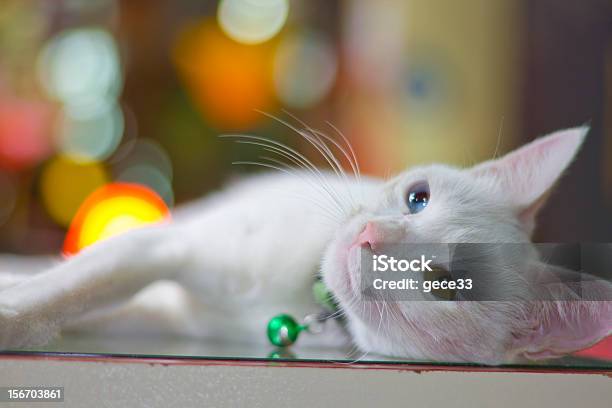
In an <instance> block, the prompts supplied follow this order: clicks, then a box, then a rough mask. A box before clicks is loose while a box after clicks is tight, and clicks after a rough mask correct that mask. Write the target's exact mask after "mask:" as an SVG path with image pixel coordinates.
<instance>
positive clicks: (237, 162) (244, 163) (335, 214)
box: [232, 161, 342, 222]
mask: <svg viewBox="0 0 612 408" xmlns="http://www.w3.org/2000/svg"><path fill="white" fill-rule="evenodd" d="M232 164H233V165H253V166H260V167H266V168H269V169H273V170H278V171H281V172H283V173H286V174H289V175H292V176H298V177H299V176H300V175H299V174H297V173H295V172H293V171H291V170H289V169H287V168H283V167H279V166H278V165H274V164H269V163H261V162H255V161H234V162H232ZM305 180H307V179H305ZM311 186H312V187H313V188H314V189H315V190H316V191H319V192H320V190H319V189H318V188H317V186H316V185H315V184H314V183H311ZM328 210H329V209H328ZM337 210H339V211H340V213H333V212H332V213H330V214H333V215H334V220H335V221H336V222H338V221H340V219H341V216H342V212H341V211H342V209H341V208H337Z"/></svg>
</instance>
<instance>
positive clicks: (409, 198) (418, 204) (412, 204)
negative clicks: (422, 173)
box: [406, 181, 429, 214]
mask: <svg viewBox="0 0 612 408" xmlns="http://www.w3.org/2000/svg"><path fill="white" fill-rule="evenodd" d="M428 203H429V184H428V183H427V182H426V181H425V182H421V183H417V184H415V185H414V186H412V187H411V188H410V189H409V190H408V194H407V195H406V205H407V206H408V211H410V214H416V213H419V212H421V211H423V210H424V209H425V207H427V204H428Z"/></svg>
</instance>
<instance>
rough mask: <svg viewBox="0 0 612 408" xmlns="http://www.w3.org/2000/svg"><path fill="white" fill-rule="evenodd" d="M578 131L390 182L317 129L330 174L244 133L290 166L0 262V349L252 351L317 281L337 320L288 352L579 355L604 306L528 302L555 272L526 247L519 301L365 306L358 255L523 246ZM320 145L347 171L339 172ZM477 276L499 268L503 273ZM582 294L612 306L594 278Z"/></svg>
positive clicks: (604, 331) (607, 320) (448, 357)
mask: <svg viewBox="0 0 612 408" xmlns="http://www.w3.org/2000/svg"><path fill="white" fill-rule="evenodd" d="M587 131H588V129H587V128H585V127H580V128H574V129H569V130H564V131H560V132H557V133H554V134H552V135H549V136H547V137H544V138H541V139H538V140H536V141H534V142H532V143H530V144H528V145H526V146H524V147H522V148H521V149H519V150H517V151H515V152H512V153H510V154H508V155H507V156H505V157H503V158H500V159H497V160H492V161H489V162H485V163H482V164H480V165H477V166H475V167H473V168H468V169H458V168H454V167H449V166H444V165H431V166H425V167H418V168H413V169H409V170H407V171H405V172H403V173H401V174H400V175H398V176H397V177H395V178H394V179H392V180H390V181H383V180H379V179H373V178H363V177H361V176H360V175H359V174H358V171H357V170H358V168H357V164H356V160H355V159H354V154H352V152H351V151H350V150H347V149H346V148H343V147H342V146H341V145H338V144H335V143H333V141H331V139H329V138H325V137H324V135H321V134H317V133H302V136H304V137H306V138H307V139H308V140H310V141H311V143H313V144H314V145H315V147H316V148H317V150H319V152H320V153H321V154H323V156H324V157H326V159H327V160H328V162H329V163H330V165H331V166H332V168H334V169H335V171H334V172H329V173H324V172H319V171H317V170H315V169H314V168H312V166H311V163H310V162H308V160H307V159H306V158H305V157H303V156H302V155H300V154H299V153H298V152H296V151H294V150H291V149H288V148H286V147H284V146H281V145H280V144H277V143H276V142H273V141H269V140H266V139H263V138H258V137H244V138H242V139H240V140H241V142H243V143H253V144H259V145H260V146H262V147H263V148H264V149H265V150H267V151H268V152H269V153H270V154H271V155H274V154H275V155H276V156H275V157H277V158H283V159H285V160H286V161H289V162H291V163H293V164H296V165H299V167H303V168H305V169H302V170H299V171H294V170H292V169H288V168H286V167H281V165H280V164H279V161H278V160H277V159H274V158H268V161H267V162H266V163H267V164H263V165H265V166H269V167H278V168H279V169H281V170H282V172H280V173H278V172H276V173H273V174H265V175H260V176H255V177H252V178H249V179H247V180H244V181H241V182H239V183H236V184H234V185H232V186H230V187H228V188H227V189H225V190H224V191H222V192H220V193H217V194H216V195H213V196H211V197H208V198H205V199H204V200H202V201H201V202H196V203H192V204H190V205H188V206H186V207H183V208H179V209H177V211H176V212H175V213H174V214H173V220H172V222H171V223H166V224H163V225H156V226H151V227H146V228H141V229H138V230H133V231H130V232H128V233H125V234H123V235H120V236H117V237H114V238H111V239H109V240H107V241H103V242H100V243H97V244H95V245H93V246H91V247H89V248H86V249H85V250H83V251H82V252H81V253H80V254H79V255H77V256H75V257H73V258H71V259H69V260H67V261H64V262H58V263H57V264H55V265H54V266H52V267H51V268H49V269H48V270H45V271H43V272H41V273H37V274H34V275H28V274H23V273H21V272H20V265H22V266H23V269H24V270H25V269H27V268H25V267H26V266H27V265H28V264H29V262H30V261H28V260H20V259H18V258H12V259H13V262H8V261H7V259H9V258H5V261H4V264H2V263H0V272H2V271H3V272H4V273H3V274H0V285H3V289H2V290H1V291H0V348H3V349H7V348H18V347H24V346H32V345H39V344H44V343H46V342H48V341H50V340H51V339H53V338H54V337H55V336H57V335H58V334H59V333H60V331H61V330H68V329H72V330H74V329H77V330H88V331H92V332H105V333H109V332H113V333H133V332H137V333H156V334H173V335H184V336H197V337H203V338H209V337H215V338H221V339H229V340H241V341H249V342H265V341H267V340H266V336H265V330H266V325H267V323H268V321H269V319H270V318H271V317H273V316H274V315H276V314H278V313H288V314H291V315H293V316H296V317H303V316H305V315H308V314H312V313H317V312H318V311H320V310H321V306H319V305H318V304H317V303H316V302H315V300H314V299H313V296H312V291H311V288H312V285H313V282H314V280H315V277H316V276H317V274H319V273H320V274H321V276H322V278H323V281H324V283H325V284H326V285H327V287H328V288H329V289H330V290H331V291H332V293H333V294H334V296H335V298H336V300H337V302H338V304H339V306H340V308H341V310H342V312H343V314H344V322H343V323H341V322H338V321H336V320H330V321H328V322H327V323H326V325H325V326H326V327H325V330H324V331H323V332H322V333H321V334H316V335H314V334H309V333H306V334H304V335H303V337H302V338H300V340H299V342H298V343H299V345H318V346H342V345H347V344H351V343H354V345H356V346H357V347H358V348H359V349H361V350H363V351H365V352H372V353H376V354H385V355H391V356H397V357H402V358H409V359H418V360H440V361H471V362H484V363H491V364H498V363H502V362H507V361H514V360H516V359H518V358H523V357H528V358H534V359H535V358H546V357H552V356H559V355H563V354H565V353H569V352H572V351H575V350H579V349H582V348H585V347H587V346H589V345H591V344H593V343H595V342H597V341H598V340H600V339H602V338H603V337H605V336H607V335H609V334H610V333H611V332H612V302H610V301H579V302H578V301H563V302H547V301H537V300H534V299H538V294H537V293H533V289H532V287H535V286H533V282H535V281H537V280H538V279H541V278H542V274H543V273H544V274H554V273H555V269H554V268H550V267H547V268H542V265H543V264H542V263H541V262H540V261H539V259H538V257H537V255H535V253H534V254H533V255H531V256H529V257H525V258H523V259H522V260H521V262H522V264H521V265H520V269H521V274H520V275H521V276H522V277H523V279H511V278H508V279H506V280H507V281H508V282H507V283H506V285H507V286H508V290H509V291H512V290H516V289H520V290H519V292H520V293H523V295H521V298H520V299H519V298H517V300H516V301H512V302H432V301H427V302H379V301H366V300H364V299H362V297H361V296H360V288H359V276H360V268H359V261H358V257H359V253H360V251H362V250H367V251H375V250H376V248H377V246H378V245H380V244H381V243H383V242H403V243H446V242H448V243H460V242H466V243H470V242H473V243H482V242H485V243H504V242H510V243H527V242H529V241H530V235H531V233H532V231H533V229H534V225H535V216H536V213H537V211H538V210H539V209H540V207H541V206H542V204H543V203H544V200H545V198H546V196H547V194H548V193H549V192H550V190H551V188H552V187H553V185H554V184H555V182H556V181H557V179H558V178H559V177H560V176H561V175H562V173H563V172H564V170H565V169H566V168H567V167H568V165H569V164H570V162H571V161H572V159H573V158H574V156H575V154H576V152H577V151H578V149H579V147H580V145H581V144H582V142H583V140H584V137H585V135H586V133H587ZM332 147H333V148H334V149H336V148H338V149H339V151H341V152H342V154H343V155H345V156H346V158H347V159H349V161H350V163H351V165H352V167H353V169H354V170H355V174H354V176H348V175H345V174H344V173H343V172H341V171H340V168H339V167H340V166H339V163H338V161H337V160H336V159H335V158H334V157H333V155H332V154H331V148H332ZM0 262H2V261H0ZM3 265H4V266H3ZM9 268H10V270H9ZM12 268H15V269H12ZM557 269H560V268H557ZM543 271H544V272H543ZM490 273H491V274H503V273H504V265H499V268H493V269H491V271H490ZM518 275H519V274H515V276H518ZM502 278H504V277H502ZM501 280H503V279H501ZM592 285H593V287H592V288H591V289H592V291H593V293H599V294H601V293H604V294H605V295H606V296H607V295H608V294H610V296H608V297H607V298H606V299H612V288H611V286H610V285H609V284H608V283H607V282H602V281H594V282H593V283H592ZM525 293H527V294H529V295H524V294H525Z"/></svg>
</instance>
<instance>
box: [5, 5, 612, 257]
mask: <svg viewBox="0 0 612 408" xmlns="http://www.w3.org/2000/svg"><path fill="white" fill-rule="evenodd" d="M261 112H266V113H268V114H271V115H274V116H276V117H278V118H279V119H281V120H287V121H289V122H291V123H292V124H294V125H299V123H297V122H296V120H295V119H294V118H292V117H291V115H295V116H297V117H298V118H299V119H301V120H303V121H304V122H306V123H307V124H308V125H309V126H312V127H314V128H317V129H321V130H322V131H324V132H326V133H328V134H329V135H330V136H331V137H334V138H338V137H339V136H338V134H337V133H336V131H335V130H334V129H333V128H332V127H331V126H330V125H329V124H328V122H329V123H331V124H333V125H334V126H335V127H337V128H338V129H339V130H340V131H342V133H344V134H345V135H346V137H347V138H348V139H349V140H350V141H351V143H352V144H353V145H354V147H355V149H356V151H357V156H358V157H359V161H360V164H361V166H362V169H363V172H364V173H367V174H371V175H378V176H385V175H388V174H392V173H394V172H396V171H398V170H400V169H402V168H403V167H405V166H408V165H414V164H420V163H428V162H433V161H442V162H448V163H452V164H456V165H461V166H469V165H472V164H474V163H476V162H478V161H481V160H486V159H489V158H492V157H493V156H494V155H496V154H497V155H499V154H501V153H504V152H507V151H508V150H510V149H512V148H515V147H517V146H519V145H521V144H523V143H525V142H527V141H530V140H533V138H535V137H537V136H540V135H543V134H546V133H548V132H551V131H554V130H557V129H560V128H565V127H570V126H576V125H581V124H584V123H590V125H591V126H592V130H591V133H590V135H589V137H588V140H587V143H586V145H585V147H584V150H583V151H582V153H581V155H580V157H579V158H578V160H577V161H576V163H575V165H574V166H573V167H572V169H571V171H570V172H569V174H568V175H567V177H566V178H565V179H564V181H563V183H561V185H560V188H559V189H558V190H557V191H556V193H555V194H554V195H553V196H552V200H551V201H552V202H551V204H550V205H549V206H548V207H547V209H546V210H545V212H544V214H543V215H542V217H541V223H540V227H539V229H538V232H537V236H536V239H537V240H538V241H543V242H581V241H587V242H593V241H606V242H612V4H611V3H610V2H609V1H607V0H583V1H580V2H577V1H574V0H532V1H528V0H496V1H488V0H462V1H454V0H378V1H370V0H342V1H330V0H308V1H306V0H221V1H213V0H210V1H206V0H177V1H162V0H55V1H47V0H40V1H35V0H3V1H2V2H0V252H16V253H40V252H44V253H47V252H58V251H59V250H60V249H61V247H62V243H63V241H64V237H65V234H66V230H67V227H68V226H69V225H70V223H71V221H72V220H73V218H74V216H75V214H76V212H77V209H78V208H79V207H80V206H81V204H82V203H83V202H84V200H86V199H87V197H89V196H90V195H91V193H92V192H93V191H95V190H96V189H98V188H99V187H101V186H104V185H107V184H108V183H113V182H130V183H138V184H141V185H144V186H147V187H148V188H149V189H151V190H153V191H155V192H156V193H157V194H158V195H159V196H160V197H161V198H162V199H163V201H164V202H165V203H166V205H167V206H169V207H170V208H172V207H173V206H176V205H180V204H181V203H183V202H186V201H188V200H191V199H194V198H196V197H199V196H201V195H203V194H205V193H206V192H208V191H211V190H214V189H217V188H219V187H221V186H222V185H223V183H224V182H226V181H227V180H229V179H231V178H233V177H235V176H236V175H239V174H244V173H247V172H252V171H257V170H258V169H256V168H249V167H244V166H235V165H234V166H233V165H232V164H231V163H232V161H236V160H257V157H258V156H259V155H260V154H261V150H260V149H257V148H253V147H252V146H251V147H249V146H247V145H244V144H236V143H232V142H229V141H227V140H223V139H220V138H219V137H218V136H219V135H221V134H228V133H243V134H254V135H260V136H266V137H270V138H273V139H276V140H279V141H282V142H285V143H287V144H289V145H291V146H295V147H297V148H299V149H300V150H302V151H306V152H308V151H309V150H308V146H305V145H304V144H303V141H301V140H300V138H299V137H298V136H297V135H296V134H295V133H294V132H292V130H290V129H289V128H288V127H287V126H286V125H284V124H282V123H280V122H279V121H277V120H274V119H271V118H270V117H268V116H266V115H264V114H262V113H261ZM311 153H312V152H311ZM310 157H312V158H313V160H315V161H317V162H318V163H322V160H320V159H317V157H316V155H314V154H310Z"/></svg>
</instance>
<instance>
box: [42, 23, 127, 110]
mask: <svg viewBox="0 0 612 408" xmlns="http://www.w3.org/2000/svg"><path fill="white" fill-rule="evenodd" d="M39 76H40V78H41V82H42V85H43V86H44V87H45V88H46V90H47V92H48V93H49V95H50V96H52V97H54V98H55V99H57V100H58V101H61V102H62V103H64V104H65V105H67V106H68V107H69V108H70V109H71V110H72V114H73V115H75V116H76V115H89V114H91V113H92V112H95V111H98V110H103V109H105V105H107V104H112V103H114V101H115V99H116V97H117V95H118V94H119V91H120V90H121V85H122V76H121V68H120V65H119V53H118V50H117V47H116V44H115V40H114V39H113V37H112V36H111V35H110V34H109V33H108V32H107V31H105V30H102V29H99V28H79V29H72V30H66V31H62V32H60V33H59V34H58V35H57V36H55V37H54V38H53V39H51V40H50V41H49V42H48V44H47V45H46V46H45V48H44V49H43V51H42V53H41V55H40V59H39Z"/></svg>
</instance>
